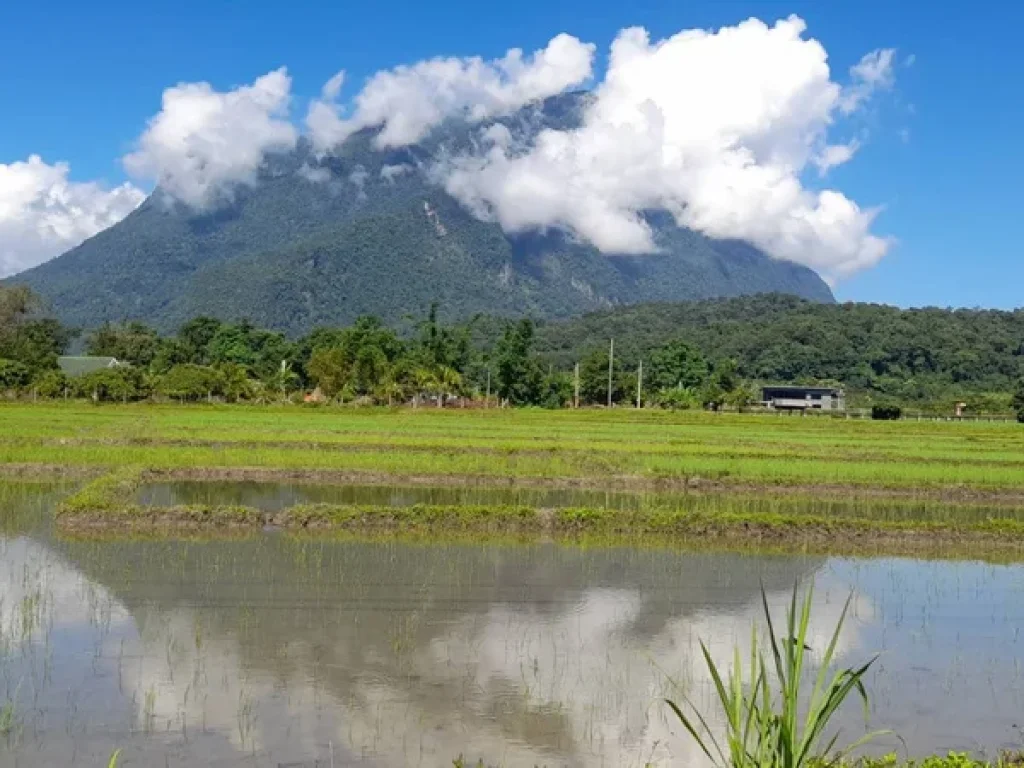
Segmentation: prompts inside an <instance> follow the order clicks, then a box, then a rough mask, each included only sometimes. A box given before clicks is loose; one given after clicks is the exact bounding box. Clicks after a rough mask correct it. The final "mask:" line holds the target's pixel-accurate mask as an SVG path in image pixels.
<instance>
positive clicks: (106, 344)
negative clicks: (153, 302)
mask: <svg viewBox="0 0 1024 768" xmlns="http://www.w3.org/2000/svg"><path fill="white" fill-rule="evenodd" d="M161 343H162V342H161V339H160V337H159V335H158V334H157V332H156V331H155V330H153V329H152V328H150V327H148V326H147V325H145V324H144V323H138V322H131V323H125V324H123V325H112V324H110V323H106V324H105V325H103V326H101V327H100V328H97V329H96V330H95V331H93V333H91V334H89V335H88V336H87V337H86V340H85V349H86V352H87V353H88V354H90V355H95V356H98V357H116V358H117V359H118V360H120V361H121V362H126V363H131V364H132V365H133V366H137V367H139V368H145V367H147V366H148V365H149V364H150V363H152V362H153V359H154V358H155V357H156V355H157V352H159V350H160V346H161Z"/></svg>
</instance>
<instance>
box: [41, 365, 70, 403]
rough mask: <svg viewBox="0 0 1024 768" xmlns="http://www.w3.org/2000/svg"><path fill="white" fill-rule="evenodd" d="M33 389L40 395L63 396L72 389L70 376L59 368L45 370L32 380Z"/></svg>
mask: <svg viewBox="0 0 1024 768" xmlns="http://www.w3.org/2000/svg"><path fill="white" fill-rule="evenodd" d="M32 389H33V391H35V393H36V394H38V395H39V396H40V397H50V398H57V397H63V396H64V395H65V393H67V392H68V391H69V390H70V389H71V382H70V381H69V380H68V377H67V376H65V375H64V374H63V372H61V371H60V370H59V369H56V368H55V369H52V370H49V371H43V372H42V373H40V374H39V375H38V376H36V378H35V379H33V381H32Z"/></svg>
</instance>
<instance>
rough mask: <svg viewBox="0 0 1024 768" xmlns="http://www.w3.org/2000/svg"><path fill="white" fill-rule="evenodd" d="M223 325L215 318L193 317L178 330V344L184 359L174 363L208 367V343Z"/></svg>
mask: <svg viewBox="0 0 1024 768" xmlns="http://www.w3.org/2000/svg"><path fill="white" fill-rule="evenodd" d="M221 326H223V323H222V322H221V321H220V320H218V319H217V318H215V317H204V316H200V317H194V318H192V319H191V320H189V321H188V322H187V323H185V324H184V325H183V326H181V328H180V329H178V339H177V341H178V344H179V345H180V349H181V351H182V356H183V358H184V359H182V360H179V361H176V362H182V363H194V364H196V365H209V364H210V363H212V362H213V360H212V359H211V358H210V350H209V346H210V342H211V341H213V338H214V337H215V336H216V335H217V332H218V331H219V330H220V329H221Z"/></svg>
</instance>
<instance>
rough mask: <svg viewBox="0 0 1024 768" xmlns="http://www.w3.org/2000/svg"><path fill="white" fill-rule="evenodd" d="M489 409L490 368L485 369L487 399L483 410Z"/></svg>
mask: <svg viewBox="0 0 1024 768" xmlns="http://www.w3.org/2000/svg"><path fill="white" fill-rule="evenodd" d="M490 407H491V368H490V366H488V367H487V399H486V400H485V401H484V408H490Z"/></svg>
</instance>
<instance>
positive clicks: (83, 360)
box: [57, 357, 121, 376]
mask: <svg viewBox="0 0 1024 768" xmlns="http://www.w3.org/2000/svg"><path fill="white" fill-rule="evenodd" d="M57 365H59V366H60V369H61V371H63V372H64V375H65V376H84V375H85V374H87V373H92V372H93V371H102V370H103V369H104V368H117V366H119V365H121V363H119V362H118V360H117V358H116V357H58V358H57Z"/></svg>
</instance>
